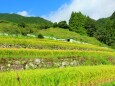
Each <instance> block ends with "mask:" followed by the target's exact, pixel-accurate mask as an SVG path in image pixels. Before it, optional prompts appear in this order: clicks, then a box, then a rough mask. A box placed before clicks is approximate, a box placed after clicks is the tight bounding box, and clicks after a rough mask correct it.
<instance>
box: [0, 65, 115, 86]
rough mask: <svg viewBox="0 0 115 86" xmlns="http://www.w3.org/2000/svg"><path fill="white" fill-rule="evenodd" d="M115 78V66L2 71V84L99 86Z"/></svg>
mask: <svg viewBox="0 0 115 86" xmlns="http://www.w3.org/2000/svg"><path fill="white" fill-rule="evenodd" d="M114 80H115V66H110V65H109V66H82V67H67V68H56V69H37V70H26V71H11V72H1V73H0V86H76V85H77V86H94V85H95V86H98V85H99V84H102V83H105V82H109V81H114Z"/></svg>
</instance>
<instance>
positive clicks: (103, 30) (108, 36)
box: [95, 18, 115, 46]
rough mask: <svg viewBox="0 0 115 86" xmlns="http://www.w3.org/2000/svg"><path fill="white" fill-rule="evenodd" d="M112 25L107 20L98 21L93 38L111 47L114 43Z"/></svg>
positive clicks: (114, 30) (114, 34)
mask: <svg viewBox="0 0 115 86" xmlns="http://www.w3.org/2000/svg"><path fill="white" fill-rule="evenodd" d="M113 25H114V22H113V21H112V20H110V19H109V18H104V19H99V20H98V21H97V30H96V32H95V37H96V38H97V39H98V40H100V41H101V42H103V43H105V44H107V45H109V46H112V45H113V44H114V43H115V29H114V28H113V27H114V26H113Z"/></svg>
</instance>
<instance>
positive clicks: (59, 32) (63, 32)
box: [38, 28, 106, 46]
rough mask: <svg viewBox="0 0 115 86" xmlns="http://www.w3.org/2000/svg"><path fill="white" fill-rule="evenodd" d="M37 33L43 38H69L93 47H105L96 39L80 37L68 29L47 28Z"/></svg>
mask: <svg viewBox="0 0 115 86" xmlns="http://www.w3.org/2000/svg"><path fill="white" fill-rule="evenodd" d="M38 33H41V34H43V35H45V36H50V37H56V38H65V39H67V38H71V39H74V40H77V41H81V42H86V43H90V44H94V45H99V46H106V45H104V44H102V43H100V42H99V41H98V40H97V39H95V38H93V37H89V36H85V35H80V34H78V33H75V32H72V31H69V30H68V29H62V28H49V29H46V30H40V31H39V32H38Z"/></svg>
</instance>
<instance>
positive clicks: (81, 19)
mask: <svg viewBox="0 0 115 86" xmlns="http://www.w3.org/2000/svg"><path fill="white" fill-rule="evenodd" d="M85 22H86V17H85V16H84V15H83V14H82V13H81V12H79V13H76V12H72V14H71V17H70V20H69V26H70V30H72V31H75V32H77V33H80V34H85V35H86V30H85Z"/></svg>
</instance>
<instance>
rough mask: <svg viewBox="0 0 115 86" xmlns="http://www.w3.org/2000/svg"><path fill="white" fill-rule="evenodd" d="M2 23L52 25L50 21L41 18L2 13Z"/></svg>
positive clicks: (0, 19)
mask: <svg viewBox="0 0 115 86" xmlns="http://www.w3.org/2000/svg"><path fill="white" fill-rule="evenodd" d="M0 21H8V22H13V23H22V22H24V23H29V24H52V23H51V22H50V21H48V20H45V19H43V18H41V17H24V16H21V15H18V14H8V13H0Z"/></svg>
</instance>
